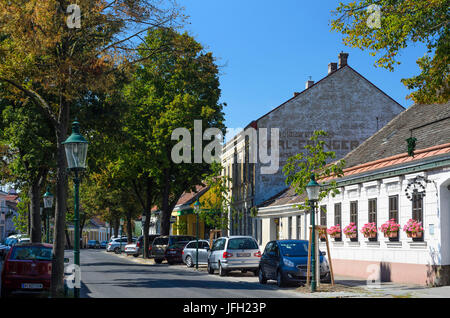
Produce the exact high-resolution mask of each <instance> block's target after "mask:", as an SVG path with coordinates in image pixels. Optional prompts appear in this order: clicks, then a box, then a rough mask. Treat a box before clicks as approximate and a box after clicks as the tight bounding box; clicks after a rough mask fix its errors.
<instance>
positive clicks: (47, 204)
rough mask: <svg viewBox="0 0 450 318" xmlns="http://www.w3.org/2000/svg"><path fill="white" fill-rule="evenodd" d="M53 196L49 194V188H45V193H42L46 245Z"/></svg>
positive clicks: (48, 241) (48, 240)
mask: <svg viewBox="0 0 450 318" xmlns="http://www.w3.org/2000/svg"><path fill="white" fill-rule="evenodd" d="M53 198H54V197H53V194H51V192H50V187H47V192H45V193H44V209H47V213H46V214H45V215H46V229H47V237H46V243H50V213H51V211H52V208H53Z"/></svg>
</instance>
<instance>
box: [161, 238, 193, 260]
mask: <svg viewBox="0 0 450 318" xmlns="http://www.w3.org/2000/svg"><path fill="white" fill-rule="evenodd" d="M187 243H189V242H188V241H178V242H175V243H173V244H172V245H169V246H168V247H167V248H166V251H165V253H164V258H165V259H166V261H167V263H169V265H173V264H176V263H183V249H184V247H185V246H186V244H187Z"/></svg>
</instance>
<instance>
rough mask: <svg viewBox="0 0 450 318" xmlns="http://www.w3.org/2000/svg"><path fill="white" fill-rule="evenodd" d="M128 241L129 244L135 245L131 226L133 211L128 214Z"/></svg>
mask: <svg viewBox="0 0 450 318" xmlns="http://www.w3.org/2000/svg"><path fill="white" fill-rule="evenodd" d="M127 241H128V244H131V243H133V228H132V226H131V210H128V212H127Z"/></svg>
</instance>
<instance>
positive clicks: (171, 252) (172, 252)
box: [169, 251, 177, 254]
mask: <svg viewBox="0 0 450 318" xmlns="http://www.w3.org/2000/svg"><path fill="white" fill-rule="evenodd" d="M176 253H177V252H172V251H170V252H169V254H176Z"/></svg>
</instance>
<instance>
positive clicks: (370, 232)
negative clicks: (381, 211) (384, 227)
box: [361, 222, 377, 238]
mask: <svg viewBox="0 0 450 318" xmlns="http://www.w3.org/2000/svg"><path fill="white" fill-rule="evenodd" d="M361 233H362V234H364V237H365V238H376V237H377V226H376V225H375V222H371V223H367V224H364V226H363V227H362V229H361Z"/></svg>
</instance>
